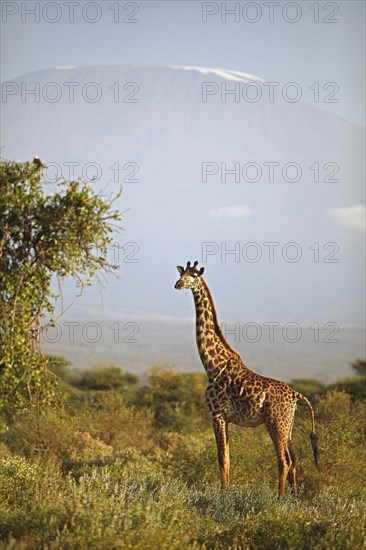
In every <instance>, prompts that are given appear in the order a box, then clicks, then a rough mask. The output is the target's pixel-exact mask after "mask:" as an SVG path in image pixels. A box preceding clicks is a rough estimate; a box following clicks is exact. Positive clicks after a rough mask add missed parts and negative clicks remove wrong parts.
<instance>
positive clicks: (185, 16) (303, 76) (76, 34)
mask: <svg viewBox="0 0 366 550" xmlns="http://www.w3.org/2000/svg"><path fill="white" fill-rule="evenodd" d="M1 4H2V6H1V7H2V18H1V22H2V38H1V43H2V54H1V60H2V64H1V65H2V69H1V77H2V80H11V79H12V78H14V77H16V76H19V75H21V74H24V73H28V72H32V71H36V70H40V69H45V68H49V67H53V66H58V65H76V66H84V65H118V64H137V65H150V66H164V65H196V66H203V67H220V68H226V69H232V70H238V71H243V72H247V73H252V74H254V75H257V76H260V77H262V78H264V79H265V80H267V81H271V82H280V83H281V84H286V83H288V82H297V83H299V84H300V85H301V87H302V88H303V89H304V99H305V100H307V99H308V98H311V95H312V94H313V93H315V92H314V91H312V90H310V89H309V87H311V86H313V85H314V83H316V82H318V83H319V90H320V103H321V105H320V106H321V107H322V108H325V109H328V110H331V111H333V112H335V113H337V114H339V115H341V116H343V117H345V118H347V119H349V120H352V121H353V122H357V123H358V124H364V81H365V73H364V64H365V63H364V62H365V53H364V52H365V31H364V24H365V2H364V1H362V0H361V1H349V0H347V1H338V2H324V1H321V2H314V1H311V2H308V1H303V0H301V1H298V2H282V1H281V2H266V1H257V2H232V1H230V2H200V1H195V0H191V1H189V0H188V1H184V2H183V1H174V0H173V1H170V0H167V1H159V2H156V1H137V2H123V1H116V0H105V1H95V2H92V1H86V0H82V1H63V0H59V1H57V2H55V1H53V2H52V1H41V2H34V1H26V2H24V1H2V2H1ZM229 10H234V11H235V10H236V12H235V13H231V14H230V13H228V12H229ZM225 11H226V12H227V13H225ZM225 18H226V21H225ZM205 19H206V22H204V20H205ZM337 20H338V21H337ZM52 21H53V22H52ZM131 21H135V22H131ZM291 21H292V22H291ZM317 21H318V22H317ZM328 82H332V83H335V84H336V85H337V86H339V91H337V93H336V94H335V95H334V96H331V97H330V99H331V100H332V99H334V100H338V101H335V102H329V103H325V102H324V101H323V100H324V99H325V98H326V97H327V94H329V93H330V92H332V91H334V87H333V85H332V86H331V87H330V88H329V87H328V88H326V89H325V90H324V89H323V86H326V85H327V83H328Z"/></svg>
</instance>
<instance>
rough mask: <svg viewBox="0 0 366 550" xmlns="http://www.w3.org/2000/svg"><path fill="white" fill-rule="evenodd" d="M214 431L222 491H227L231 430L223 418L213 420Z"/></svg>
mask: <svg viewBox="0 0 366 550" xmlns="http://www.w3.org/2000/svg"><path fill="white" fill-rule="evenodd" d="M213 429H214V432H215V438H216V445H217V457H218V461H219V469H220V481H221V489H223V490H226V489H227V488H228V485H229V469H230V457H229V433H228V432H229V430H228V423H227V420H226V419H225V418H224V417H222V416H216V417H214V418H213Z"/></svg>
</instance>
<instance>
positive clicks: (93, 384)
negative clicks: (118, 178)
mask: <svg viewBox="0 0 366 550" xmlns="http://www.w3.org/2000/svg"><path fill="white" fill-rule="evenodd" d="M41 168H42V163H41V161H39V159H35V160H34V161H33V162H28V163H19V162H9V161H3V162H2V163H1V171H0V187H1V188H0V191H1V193H0V319H1V325H0V344H1V349H0V421H1V427H0V540H1V548H4V549H9V550H10V549H11V550H14V549H21V550H35V549H37V550H38V549H47V550H48V549H50V550H51V549H88V550H89V549H108V550H109V549H119V548H120V549H129V548H131V549H159V550H160V549H186V548H187V549H188V548H190V549H200V548H202V549H203V548H230V549H231V548H234V549H235V548H237V549H239V548H250V549H257V548H258V549H304V550H305V549H306V550H307V549H309V548H312V549H329V548H334V549H338V548H339V549H342V550H343V549H347V548H349V549H352V550H353V549H355V548H357V549H360V548H363V547H365V540H366V528H365V525H364V518H365V516H366V491H365V483H364V464H365V463H366V461H365V459H366V456H365V419H366V402H365V397H366V396H365V381H366V380H365V379H366V375H365V370H366V369H365V361H364V360H357V361H355V362H354V363H353V364H352V366H353V368H354V371H355V375H354V376H353V377H349V378H347V379H344V380H341V381H338V382H337V383H336V384H333V385H332V386H328V387H326V386H324V385H323V384H321V383H320V382H319V381H317V380H294V381H293V386H294V387H296V388H297V389H299V390H300V391H302V392H303V393H305V394H306V395H307V396H308V397H309V398H310V399H311V400H312V402H313V405H314V408H315V414H316V423H317V431H318V433H319V446H320V451H321V452H320V457H319V458H320V465H321V467H320V470H317V469H316V468H315V466H314V464H313V459H312V452H311V446H310V441H309V434H310V418H309V414H308V410H307V408H306V407H302V406H300V407H299V410H298V413H297V419H296V422H295V428H294V433H293V439H294V448H295V450H296V453H297V455H298V457H299V460H300V465H299V468H298V482H299V495H298V497H297V498H294V497H292V496H291V495H290V494H288V496H287V499H286V500H285V501H284V502H281V503H279V502H278V501H277V490H276V489H277V487H276V486H277V465H276V458H275V453H274V449H273V447H272V443H271V441H270V439H269V436H268V434H267V433H266V431H265V429H264V428H263V427H258V428H256V429H246V430H245V429H239V428H235V427H233V426H232V427H231V428H230V447H231V462H232V466H231V487H230V489H229V491H227V492H225V493H222V492H221V490H220V488H219V482H218V467H217V462H216V449H215V443H214V436H213V432H212V429H211V426H210V422H209V418H208V415H207V412H206V408H205V404H204V389H205V386H206V379H205V374H204V373H199V374H197V373H196V374H180V373H177V372H175V371H174V370H172V369H169V368H166V367H164V366H162V365H160V366H159V365H157V366H155V367H153V368H152V369H151V371H150V372H149V373H148V375H147V376H146V377H143V378H138V377H136V376H135V375H134V374H131V373H127V372H123V371H122V370H121V369H119V368H118V367H117V366H115V365H97V366H94V367H93V368H90V369H89V370H86V371H83V372H78V371H75V370H72V369H71V368H70V365H69V364H68V362H67V361H66V360H65V359H63V358H62V357H47V356H45V355H43V353H42V350H41V348H40V345H39V340H40V339H39V337H40V334H41V331H42V330H44V328H45V326H47V323H51V324H52V322H54V320H55V315H56V313H55V304H56V303H57V300H59V301H60V302H61V305H62V293H61V292H60V296H57V294H56V293H55V292H54V291H53V290H52V289H53V288H54V286H52V281H53V280H54V279H57V280H58V282H59V284H60V288H62V287H61V283H62V281H63V280H64V278H66V277H72V278H74V279H75V280H76V281H77V282H78V284H79V285H80V288H81V289H82V287H83V286H84V285H86V284H90V281H91V279H92V278H93V277H98V274H102V273H103V272H109V271H113V270H114V267H115V266H113V265H110V264H109V263H108V261H107V249H108V245H109V243H110V233H111V230H112V229H113V227H114V222H115V221H116V220H118V219H119V214H118V212H114V211H113V210H112V204H113V201H114V199H113V197H109V198H107V199H106V198H105V197H103V196H102V195H100V194H95V193H94V192H93V190H92V188H91V187H90V186H88V185H86V184H85V183H83V182H82V181H75V182H67V181H62V182H60V184H59V187H58V189H57V190H56V191H55V192H53V193H50V194H47V192H46V190H45V188H44V186H43V185H42V178H41ZM96 248H97V250H98V251H97V252H96V250H95V249H96ZM61 310H62V307H61ZM45 323H46V324H45Z"/></svg>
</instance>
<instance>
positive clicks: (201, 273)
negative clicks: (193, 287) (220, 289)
mask: <svg viewBox="0 0 366 550" xmlns="http://www.w3.org/2000/svg"><path fill="white" fill-rule="evenodd" d="M204 271H205V268H204V267H201V269H200V270H199V271H198V275H199V276H200V277H201V275H203V272H204Z"/></svg>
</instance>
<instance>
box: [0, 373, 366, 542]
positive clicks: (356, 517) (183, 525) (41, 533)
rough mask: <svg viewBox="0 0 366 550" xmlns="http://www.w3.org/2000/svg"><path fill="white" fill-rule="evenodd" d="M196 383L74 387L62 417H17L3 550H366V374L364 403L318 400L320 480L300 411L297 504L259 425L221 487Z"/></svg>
mask: <svg viewBox="0 0 366 550" xmlns="http://www.w3.org/2000/svg"><path fill="white" fill-rule="evenodd" d="M182 376H185V377H186V378H182ZM187 376H188V375H175V374H174V373H171V372H170V373H169V372H168V371H166V372H164V371H162V372H158V373H155V375H154V376H151V377H150V380H149V382H148V385H147V386H145V387H144V388H141V387H140V388H137V389H135V390H134V391H133V392H131V390H126V391H125V392H122V394H123V393H124V397H121V393H118V394H117V393H115V392H113V391H92V390H88V391H87V392H86V390H85V388H84V389H83V390H80V389H76V387H75V386H74V387H73V388H71V387H70V388H69V390H70V395H71V397H70V400H69V406H68V407H65V410H64V412H63V413H62V414H61V415H60V413H59V412H55V411H49V412H47V413H46V414H44V415H42V416H41V417H39V416H37V415H36V414H28V415H23V416H22V417H20V418H18V419H17V420H16V422H15V423H14V424H13V425H12V426H11V427H10V428H9V429H8V431H6V432H4V433H3V435H2V443H1V444H0V537H1V540H2V542H1V548H7V549H24V550H28V549H29V550H32V549H39V548H45V549H56V548H57V549H58V548H62V549H64V548H65V549H88V550H89V549H104V548H105V549H114V548H115V549H118V548H121V549H122V548H123V549H125V548H126V549H129V548H131V549H132V548H133V549H159V550H160V549H165V548H166V549H185V548H187V549H188V548H192V549H193V548H237V549H239V548H253V549H257V548H258V549H292V548H293V549H309V548H312V549H329V548H331V549H333V548H334V549H338V548H339V549H342V550H343V549H347V548H349V549H351V548H352V550H353V549H356V548H357V549H360V548H364V547H366V542H365V541H366V528H365V525H364V518H365V517H366V491H365V483H364V464H365V463H366V461H365V459H366V456H365V432H364V428H365V419H366V403H365V401H364V400H363V399H362V398H357V397H355V393H354V388H355V384H356V389H357V388H362V387H363V384H364V383H365V380H364V379H363V378H362V377H358V378H357V377H356V380H353V381H352V384H351V387H352V388H353V393H352V392H351V393H350V392H347V391H345V390H344V389H343V390H342V391H339V390H338V389H337V388H333V389H328V390H327V389H326V388H323V387H322V388H321V391H320V392H319V395H318V396H315V397H314V398H313V403H314V408H315V412H316V419H317V427H318V432H319V443H320V450H321V454H320V463H321V468H320V470H317V469H316V467H315V466H314V464H313V461H312V453H311V445H310V440H309V434H310V418H309V415H308V411H307V408H306V407H302V406H299V410H298V413H297V418H296V422H295V429H294V434H293V437H294V441H293V446H294V449H295V452H296V453H297V455H298V457H299V460H300V466H299V471H298V482H299V496H298V497H297V498H294V497H292V496H291V495H290V493H289V491H288V495H287V498H286V500H285V501H284V502H283V503H279V502H278V501H277V495H276V490H277V467H276V458H275V453H274V450H273V447H272V443H271V441H270V439H269V437H268V435H267V434H266V432H265V430H264V429H262V428H261V427H259V428H256V429H239V428H235V427H231V429H230V447H231V449H230V450H231V458H232V469H231V480H232V481H231V487H230V489H229V491H228V492H226V493H222V492H221V491H220V488H219V484H218V468H217V464H216V450H215V443H214V438H213V434H212V430H211V428H210V426H209V422H208V420H207V418H206V417H205V416H204V415H202V414H201V416H200V411H201V410H200V406H201V403H200V399H201V397H199V396H201V387H200V384H201V382H200V380H199V379H197V377H196V378H195V380H194V381H192V379H189V377H188V378H187ZM187 380H189V384H188V385H187V387H188V388H191V389H192V391H191V394H192V395H190V394H189V392H188V391H185V390H184V387H183V386H184V384H186V383H187ZM202 380H203V379H202ZM302 383H304V381H302ZM343 387H344V386H343ZM348 387H349V386H346V389H347V388H348ZM174 388H175V389H174ZM182 388H183V389H182ZM128 392H130V393H128ZM181 392H183V393H181ZM356 393H357V392H356ZM166 395H169V396H170V397H171V398H172V396H173V399H172V400H171V401H170V402H169V403H170V405H169V406H167V398H166ZM174 396H176V398H177V399H176V400H174ZM361 397H362V396H361ZM127 398H128V402H127ZM164 404H165V408H164ZM187 411H188V412H187ZM164 413H165V414H164ZM197 417H198V418H199V421H197ZM157 418H158V419H159V423H157ZM191 419H192V422H191V421H190V420H191ZM194 419H196V422H193V420H194Z"/></svg>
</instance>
